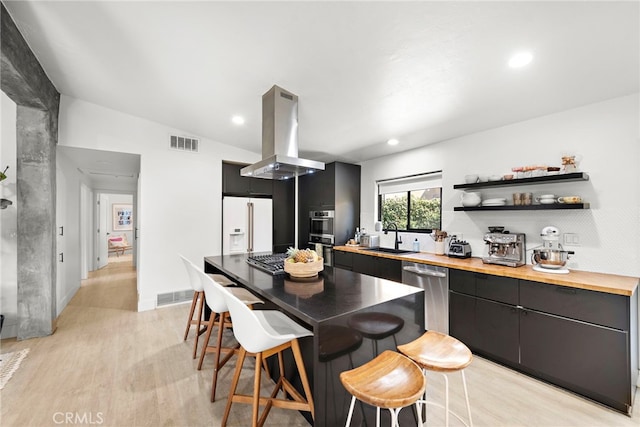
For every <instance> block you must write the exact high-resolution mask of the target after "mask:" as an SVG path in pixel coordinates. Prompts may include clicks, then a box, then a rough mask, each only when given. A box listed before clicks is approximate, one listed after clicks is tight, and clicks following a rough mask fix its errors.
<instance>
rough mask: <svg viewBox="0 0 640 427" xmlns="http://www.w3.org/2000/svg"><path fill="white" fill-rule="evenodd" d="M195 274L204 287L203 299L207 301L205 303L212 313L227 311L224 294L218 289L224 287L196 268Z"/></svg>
mask: <svg viewBox="0 0 640 427" xmlns="http://www.w3.org/2000/svg"><path fill="white" fill-rule="evenodd" d="M197 275H198V277H199V280H200V283H201V284H202V288H203V289H204V299H205V301H207V305H208V306H209V308H210V309H211V311H213V312H214V313H225V312H227V311H229V308H228V307H227V302H226V300H225V297H224V294H223V293H222V292H221V291H220V289H224V287H223V286H222V285H220V284H219V283H216V281H215V280H213V278H212V277H211V276H209V275H208V274H207V273H205V272H204V271H202V270H200V269H198V270H197Z"/></svg>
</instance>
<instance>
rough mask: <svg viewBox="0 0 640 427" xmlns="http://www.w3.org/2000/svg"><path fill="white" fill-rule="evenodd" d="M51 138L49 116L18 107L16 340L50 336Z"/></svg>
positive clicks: (52, 248) (53, 179)
mask: <svg viewBox="0 0 640 427" xmlns="http://www.w3.org/2000/svg"><path fill="white" fill-rule="evenodd" d="M56 120H57V118H56ZM56 135H57V129H56V125H55V123H52V118H51V113H50V112H48V111H43V110H39V109H35V108H30V107H23V106H18V108H17V140H18V144H17V157H18V158H17V182H18V185H17V188H18V190H17V195H18V206H19V207H20V211H21V212H20V215H18V319H19V320H18V334H17V335H18V339H28V338H34V337H40V336H44V335H50V334H52V333H53V331H54V330H55V318H56V295H55V292H56V267H57V259H56V256H55V253H56V237H55V230H56V206H55V204H56V140H57V136H56Z"/></svg>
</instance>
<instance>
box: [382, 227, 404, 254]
mask: <svg viewBox="0 0 640 427" xmlns="http://www.w3.org/2000/svg"><path fill="white" fill-rule="evenodd" d="M391 226H393V229H394V230H395V231H396V238H395V240H394V242H393V245H394V246H393V248H394V249H395V250H396V251H397V250H399V249H400V243H402V237H400V238H398V226H397V225H396V223H395V222H390V223H389V224H387V229H386V230H384V234H388V232H389V228H390V227H391Z"/></svg>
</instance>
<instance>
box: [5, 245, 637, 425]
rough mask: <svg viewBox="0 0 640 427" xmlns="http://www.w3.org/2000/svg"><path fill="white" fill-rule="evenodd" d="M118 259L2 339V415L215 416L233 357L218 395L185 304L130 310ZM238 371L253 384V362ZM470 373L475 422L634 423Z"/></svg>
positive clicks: (234, 421) (243, 413)
mask: <svg viewBox="0 0 640 427" xmlns="http://www.w3.org/2000/svg"><path fill="white" fill-rule="evenodd" d="M120 258H125V257H120ZM117 261H119V262H114V263H110V264H109V265H108V266H107V267H105V268H104V269H102V270H100V271H98V272H94V273H92V274H91V277H90V278H89V279H88V280H86V281H84V282H83V284H82V287H81V288H80V290H79V291H78V293H77V294H76V295H75V296H74V298H73V299H72V301H71V302H70V303H69V305H68V306H67V307H66V308H65V310H64V312H63V313H62V315H61V316H60V318H59V320H58V329H57V331H56V333H55V334H53V335H52V336H50V337H45V338H37V339H31V340H26V341H20V342H17V341H15V340H3V341H2V342H1V347H2V348H1V351H2V353H5V352H9V351H15V350H19V349H22V348H26V347H28V348H30V353H29V355H28V356H27V358H26V359H25V360H24V361H23V363H22V366H21V367H20V369H19V370H18V371H17V372H16V373H15V374H14V376H13V378H12V379H11V380H10V381H9V383H8V384H7V385H6V387H5V388H4V389H3V390H2V391H1V392H0V404H1V412H0V415H1V418H0V425H2V426H16V427H22V426H59V425H61V424H64V423H61V422H60V421H61V420H63V417H64V413H71V415H72V416H73V417H74V418H73V422H72V423H71V422H69V423H66V424H73V425H94V426H95V425H103V426H117V427H127V426H218V425H220V419H221V416H222V412H223V410H224V405H225V394H226V393H225V391H226V390H228V388H229V382H230V379H231V375H232V373H233V369H232V367H231V366H229V365H227V366H226V367H224V368H222V370H221V372H220V378H219V384H218V400H217V401H216V402H215V403H211V402H209V392H210V387H211V374H212V368H211V367H212V363H211V360H210V359H211V357H209V360H208V361H205V365H204V367H203V370H202V371H197V370H196V364H197V362H196V361H194V360H193V359H191V350H192V345H193V334H191V335H190V338H189V339H188V340H187V342H183V341H182V334H183V333H184V329H183V328H184V326H185V323H186V317H187V314H188V308H189V306H188V305H185V304H182V305H177V306H172V307H167V308H161V309H157V310H153V311H148V312H143V313H137V312H135V308H136V284H135V271H134V270H133V268H132V267H131V263H130V257H129V259H128V260H127V259H119V260H117ZM227 339H233V338H232V336H231V335H230V336H228V337H227ZM232 361H233V362H235V359H232ZM243 375H244V376H245V378H244V380H243V379H241V384H242V387H243V388H244V389H245V391H246V392H249V390H250V388H251V386H252V384H251V383H252V382H251V380H250V377H251V375H252V372H251V369H250V367H247V368H246V369H245V370H244V373H243ZM467 381H468V385H469V392H470V400H471V405H472V409H473V419H474V424H475V425H476V426H532V427H533V426H535V427H538V426H548V427H559V426H580V427H583V426H589V427H598V426H602V427H605V426H606V427H611V426H621V427H623V426H630V427H631V426H633V427H638V425H640V415H639V410H638V408H637V406H638V405H636V408H635V411H634V415H633V417H628V416H626V415H623V414H620V413H617V412H614V411H612V410H609V409H607V408H604V407H602V406H600V405H598V404H595V403H593V402H590V401H588V400H586V399H583V398H581V397H578V396H575V395H573V394H571V393H568V392H565V391H563V390H560V389H557V388H555V387H553V386H550V385H547V384H544V383H542V382H539V381H536V380H534V379H531V378H529V377H527V376H524V375H521V374H518V373H515V372H513V371H511V370H509V369H506V368H503V367H501V366H499V365H496V364H494V363H491V362H488V361H486V360H483V359H480V358H476V359H475V360H474V362H473V363H472V365H471V366H470V367H469V368H467ZM450 384H451V388H452V408H453V409H454V410H456V411H457V412H458V413H460V414H464V410H463V399H462V396H461V394H460V393H459V390H460V389H461V385H460V381H459V376H453V377H451V381H450ZM264 386H265V390H266V388H267V387H268V386H269V384H267V383H265V384H264ZM428 387H429V389H430V390H431V391H433V394H434V398H436V399H437V398H439V397H440V396H441V393H440V390H442V380H441V379H440V377H439V376H433V377H431V376H430V377H429V381H428ZM637 403H639V404H640V401H637ZM431 411H432V412H431V415H430V418H429V425H431V426H438V425H442V420H443V417H442V414H441V412H440V410H438V409H437V408H436V409H432V410H431ZM231 412H232V414H231V419H230V423H229V425H230V426H242V427H245V426H247V425H250V423H249V421H248V420H249V417H250V409H249V406H247V405H238V404H234V406H233V408H232V411H231ZM60 413H63V414H62V415H61V414H60ZM267 425H270V426H289V427H295V426H304V425H307V424H306V422H305V420H304V419H303V418H302V416H301V415H300V414H298V413H296V412H293V411H284V410H280V409H277V408H275V409H273V410H272V411H271V414H270V415H269V418H268V420H267ZM452 425H460V424H459V423H457V422H455V420H453V421H452Z"/></svg>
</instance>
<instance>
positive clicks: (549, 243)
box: [531, 225, 574, 274]
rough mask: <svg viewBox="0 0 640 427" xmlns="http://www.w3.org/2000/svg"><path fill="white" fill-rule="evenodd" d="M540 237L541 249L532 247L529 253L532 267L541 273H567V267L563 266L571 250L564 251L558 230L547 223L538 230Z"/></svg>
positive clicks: (571, 252)
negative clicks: (531, 251)
mask: <svg viewBox="0 0 640 427" xmlns="http://www.w3.org/2000/svg"><path fill="white" fill-rule="evenodd" d="M540 236H541V237H542V249H534V250H533V253H532V254H531V263H532V264H533V269H534V270H536V271H541V272H543V273H556V274H567V273H569V269H568V268H566V267H565V265H566V263H567V259H568V258H569V255H570V254H571V255H573V254H574V252H573V251H565V250H563V248H562V245H561V244H560V242H559V240H560V230H558V229H557V228H556V227H554V226H552V225H549V226H546V227H544V228H543V229H542V231H541V232H540Z"/></svg>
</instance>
